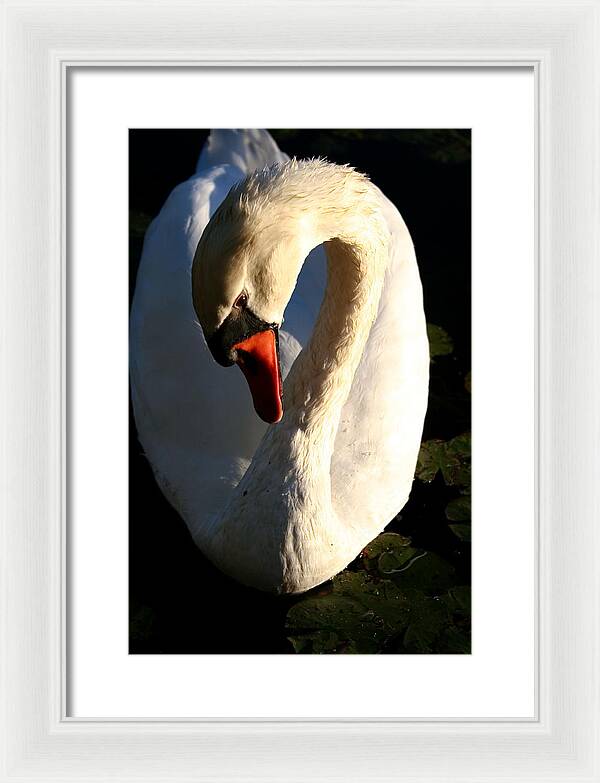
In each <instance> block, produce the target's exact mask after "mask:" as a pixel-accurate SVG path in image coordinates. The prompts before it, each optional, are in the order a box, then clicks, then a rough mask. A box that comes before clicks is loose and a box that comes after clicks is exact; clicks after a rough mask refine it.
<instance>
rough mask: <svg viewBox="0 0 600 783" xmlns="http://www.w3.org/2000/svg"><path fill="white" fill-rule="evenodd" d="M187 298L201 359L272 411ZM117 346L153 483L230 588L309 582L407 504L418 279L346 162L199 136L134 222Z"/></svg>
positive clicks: (418, 395) (419, 346)
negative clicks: (127, 296) (123, 328)
mask: <svg viewBox="0 0 600 783" xmlns="http://www.w3.org/2000/svg"><path fill="white" fill-rule="evenodd" d="M256 169H258V170H256ZM209 218H210V222H209ZM323 243H324V244H323ZM321 245H322V246H323V247H324V248H325V253H324V252H323V249H322V247H318V246H321ZM313 248H317V250H316V251H313V252H312V253H310V251H311V250H312V249H313ZM309 253H310V255H309ZM325 254H326V258H325ZM307 256H309V257H308V259H307V260H306V262H305V259H306V257H307ZM304 262H305V263H304ZM192 266H193V268H192ZM192 282H193V304H192ZM325 289H326V290H325ZM321 300H322V306H321V307H320V305H321ZM194 307H195V310H196V313H197V315H198V320H199V322H200V324H201V326H202V330H203V331H204V334H205V335H206V337H207V343H208V345H210V348H211V350H212V352H213V353H214V358H216V359H217V360H218V361H220V362H221V363H224V364H226V363H232V361H234V360H235V361H237V363H238V364H240V366H241V367H242V369H244V372H245V375H246V376H247V378H248V382H249V384H250V387H251V391H252V395H253V399H254V405H255V407H256V410H257V412H258V413H259V414H260V415H261V416H262V417H263V418H265V419H266V420H268V421H277V420H278V419H279V418H280V416H281V413H282V406H283V418H282V419H281V421H280V422H279V423H276V424H271V425H270V426H267V425H266V424H265V423H263V422H262V421H261V420H260V419H259V417H258V416H257V415H256V413H255V412H254V410H252V399H251V397H250V395H249V394H248V388H247V386H245V384H244V378H243V375H242V373H240V372H238V371H234V370H224V369H222V367H219V365H218V364H217V362H215V361H214V358H213V357H212V356H211V353H210V351H209V349H208V347H207V344H206V343H205V341H204V340H203V339H202V333H201V331H200V328H199V326H198V323H197V322H196V318H195V313H194ZM319 307H320V309H319ZM284 314H285V323H284V324H283V326H282V323H283V321H284ZM278 327H279V329H278ZM277 332H278V342H279V367H278V359H277V350H276V348H277V346H276V342H277V340H276V337H277ZM301 349H304V350H302V352H301V353H300V351H301ZM130 354H131V384H132V396H133V405H134V413H135V419H136V424H137V429H138V434H139V438H140V441H141V443H142V445H143V448H144V450H145V453H146V455H147V457H148V459H149V461H150V463H151V465H152V468H153V470H154V474H155V477H156V480H157V482H158V484H159V485H160V487H161V489H162V491H163V492H164V494H165V495H166V497H167V498H168V499H169V501H170V502H171V503H172V504H173V506H174V507H175V508H176V509H177V510H178V511H179V513H180V514H181V516H182V517H183V519H184V520H185V522H186V524H187V525H188V527H189V529H190V532H191V534H192V536H193V538H194V540H195V542H196V543H197V545H198V546H199V547H200V548H201V549H202V550H203V551H204V552H205V554H206V555H207V556H208V557H209V558H210V559H211V560H212V561H213V562H214V563H215V564H216V565H217V566H218V567H219V568H221V569H222V570H223V571H224V572H226V573H227V574H229V575H231V576H233V577H234V578H236V579H237V580H239V581H241V582H243V583H244V584H247V585H251V586H254V587H257V588H260V589H262V590H269V591H275V592H285V593H294V592H301V591H304V590H307V589H309V588H311V587H313V586H315V585H317V584H319V583H321V582H323V581H325V580H326V579H328V578H330V577H331V576H333V575H335V574H336V573H337V572H339V571H340V570H341V569H343V568H344V567H345V566H346V565H347V564H348V563H349V562H350V561H351V560H352V559H353V558H354V557H355V556H356V555H357V554H358V553H359V552H360V551H361V549H362V548H364V547H365V546H366V545H367V544H368V543H369V542H370V541H371V540H372V539H373V538H374V537H375V536H376V535H377V534H378V533H379V532H381V530H382V529H383V528H384V527H385V526H386V525H387V523H388V522H389V521H390V520H391V519H392V518H393V517H394V516H395V514H396V513H397V512H398V511H399V510H400V509H401V508H402V506H403V505H404V504H405V502H406V500H407V498H408V495H409V492H410V488H411V484H412V480H413V474H414V469H415V463H416V459H417V454H418V450H419V444H420V440H421V433H422V427H423V419H424V415H425V410H426V405H427V388H428V373H429V351H428V343H427V336H426V328H425V318H424V313H423V304H422V291H421V282H420V279H419V273H418V269H417V264H416V260H415V255H414V250H413V246H412V242H411V239H410V236H409V233H408V230H407V228H406V226H405V225H404V222H403V221H402V218H401V217H400V214H399V213H398V211H397V210H396V208H395V207H394V206H393V205H392V204H391V202H390V201H388V200H387V199H386V198H385V196H383V194H382V193H381V192H380V191H379V190H378V189H377V188H376V187H375V186H374V185H373V184H371V183H370V182H369V181H368V180H367V178H366V177H364V176H362V175H361V174H358V173H356V172H354V171H353V170H352V169H350V168H348V167H345V166H338V165H334V164H330V163H326V162H323V161H320V160H311V161H295V160H292V161H289V159H288V158H287V156H285V155H283V154H282V153H281V152H280V151H279V150H278V148H277V146H276V145H275V143H274V141H273V140H272V138H271V137H270V135H269V134H268V133H266V132H265V131H243V132H236V131H216V132H215V131H213V132H212V133H211V135H210V137H209V140H208V141H207V144H206V145H205V148H204V150H203V152H202V154H201V156H200V161H199V165H198V171H197V173H196V175H195V176H194V177H192V178H191V179H190V180H188V181H187V182H185V183H183V184H182V185H180V186H178V187H177V188H176V189H175V190H174V191H173V193H172V194H171V195H170V197H169V198H168V200H167V202H166V204H165V205H164V207H163V209H162V211H161V212H160V214H159V216H158V217H157V218H156V219H155V220H154V222H153V223H152V225H151V226H150V228H149V229H148V232H147V235H146V238H145V244H144V251H143V256H142V260H141V263H140V268H139V272H138V279H137V284H136V291H135V296H134V302H133V306H132V313H131V334H130ZM279 371H281V378H283V380H284V382H283V391H282V394H281V388H280V377H279ZM282 400H283V402H282Z"/></svg>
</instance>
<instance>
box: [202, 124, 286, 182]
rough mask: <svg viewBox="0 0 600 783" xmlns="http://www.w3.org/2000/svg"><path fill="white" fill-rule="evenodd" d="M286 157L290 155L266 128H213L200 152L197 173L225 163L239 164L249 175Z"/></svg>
mask: <svg viewBox="0 0 600 783" xmlns="http://www.w3.org/2000/svg"><path fill="white" fill-rule="evenodd" d="M286 160H289V157H288V156H287V155H286V154H285V153H283V152H281V150H280V149H279V147H278V146H277V144H275V141H274V140H273V137H272V136H271V134H270V133H268V131H266V130H212V131H211V132H210V135H209V137H208V139H207V141H206V144H205V145H204V147H203V148H202V152H201V153H200V158H199V159H198V165H197V166H196V174H202V173H205V172H207V171H210V170H211V169H212V168H214V167H215V166H222V165H224V164H225V165H229V166H235V167H236V168H237V169H239V171H240V174H241V176H244V177H245V176H246V175H247V174H250V173H251V172H252V171H255V170H256V169H262V168H264V167H265V166H270V165H272V164H273V163H285V161H286Z"/></svg>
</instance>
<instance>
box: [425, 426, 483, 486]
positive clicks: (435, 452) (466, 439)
mask: <svg viewBox="0 0 600 783" xmlns="http://www.w3.org/2000/svg"><path fill="white" fill-rule="evenodd" d="M438 471H441V473H442V476H443V478H444V482H445V483H446V484H447V485H448V486H450V487H451V486H458V487H462V488H468V487H470V486H471V435H470V434H469V433H465V434H463V435H457V436H456V437H455V438H452V440H449V441H447V442H445V441H443V440H437V439H433V440H426V441H423V443H422V444H421V448H420V450H419V457H418V459H417V468H416V471H415V475H416V477H417V478H418V479H420V480H421V481H425V482H430V481H433V479H434V478H435V477H436V475H437V473H438Z"/></svg>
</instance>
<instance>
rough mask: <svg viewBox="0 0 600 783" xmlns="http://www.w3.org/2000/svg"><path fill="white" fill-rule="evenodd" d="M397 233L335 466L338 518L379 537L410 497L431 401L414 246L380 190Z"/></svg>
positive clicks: (342, 425)
mask: <svg viewBox="0 0 600 783" xmlns="http://www.w3.org/2000/svg"><path fill="white" fill-rule="evenodd" d="M381 200H382V209H383V212H384V215H385V217H386V219H387V221H388V225H389V227H390V231H391V235H392V247H391V254H390V263H389V266H388V269H387V272H386V276H385V281H384V286H383V293H382V296H381V301H380V305H379V311H378V315H377V318H376V320H375V323H374V325H373V327H372V329H371V332H370V335H369V339H368V342H367V345H366V347H365V351H364V353H363V357H362V359H361V362H360V364H359V366H358V369H357V371H356V375H355V377H354V382H353V385H352V389H351V391H350V395H349V397H348V400H347V402H346V405H345V406H344V409H343V411H342V417H341V421H340V427H339V430H338V434H337V437H336V441H335V449H334V455H333V459H332V465H331V481H332V498H333V503H334V508H335V510H336V515H337V517H338V519H339V520H340V522H341V524H343V525H347V526H349V527H352V528H356V529H357V531H358V530H359V529H360V530H362V531H363V532H362V533H358V532H357V537H362V538H363V540H365V541H367V540H369V539H370V538H374V537H375V536H376V535H377V534H378V533H379V532H381V530H382V529H383V527H384V526H385V525H387V523H388V522H390V521H391V519H392V518H393V517H394V516H395V515H396V514H397V513H398V511H400V509H401V508H402V507H403V506H404V504H405V503H406V500H407V499H408V495H409V493H410V489H411V486H412V481H413V475H414V470H415V465H416V461H417V455H418V452H419V446H420V443H421V435H422V428H423V420H424V417H425V410H426V407H427V389H428V384H429V345H428V341H427V331H426V324H425V315H424V312H423V295H422V288H421V280H420V277H419V270H418V267H417V262H416V258H415V252H414V248H413V244H412V241H411V238H410V235H409V233H408V229H407V228H406V225H405V224H404V221H403V220H402V218H401V216H400V214H399V212H398V210H397V209H396V208H395V206H394V205H393V204H392V203H391V202H390V201H389V200H388V199H387V198H385V196H383V194H381Z"/></svg>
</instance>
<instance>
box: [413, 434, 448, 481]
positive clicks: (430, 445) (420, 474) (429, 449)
mask: <svg viewBox="0 0 600 783" xmlns="http://www.w3.org/2000/svg"><path fill="white" fill-rule="evenodd" d="M445 454H446V443H445V442H444V441H443V440H426V441H423V443H421V448H420V450H419V457H418V459H417V469H416V473H415V475H416V476H417V478H419V479H421V481H426V482H428V483H429V482H430V481H433V479H434V478H435V477H436V475H437V472H438V470H439V469H440V467H441V465H442V463H443V461H444V458H445Z"/></svg>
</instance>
